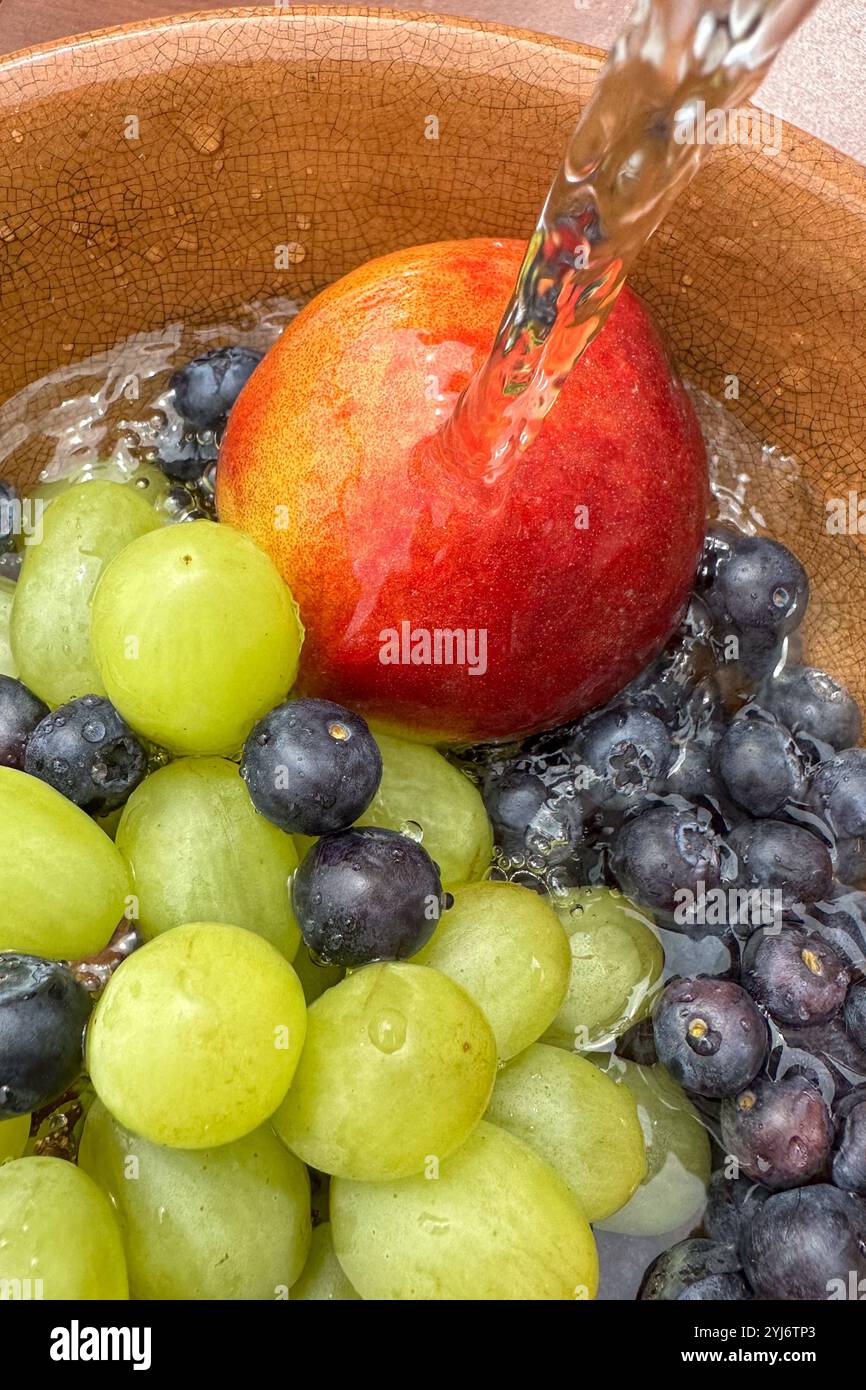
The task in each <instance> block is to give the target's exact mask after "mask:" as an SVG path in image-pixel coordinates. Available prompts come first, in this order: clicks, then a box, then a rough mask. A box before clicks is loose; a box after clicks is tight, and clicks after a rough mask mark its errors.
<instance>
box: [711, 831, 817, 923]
mask: <svg viewBox="0 0 866 1390" xmlns="http://www.w3.org/2000/svg"><path fill="white" fill-rule="evenodd" d="M727 843H728V847H729V849H730V850H731V851H732V854H733V875H734V879H733V881H735V883H736V886H737V887H738V888H747V889H750V888H763V889H769V890H770V891H771V892H773V891H775V890H778V893H779V898H780V901H781V904H782V908H783V910H788V909H790V908H792V907H794V906H796V905H797V904H798V903H815V902H820V901H821V900H822V899H823V898H826V897H827V895H828V893H829V892H830V885H831V884H832V882H833V861H832V859H831V858H830V852H829V850H828V849H827V846H826V845H825V844H824V843H823V842H822V841H821V840H819V839H818V837H817V835H813V834H812V833H811V831H809V830H806V829H804V828H803V827H802V826H800V825H791V824H789V823H788V822H787V821H780V820H761V821H744V822H743V824H742V825H738V826H736V828H735V829H734V830H732V832H731V834H730V835H729V836H728V837H727Z"/></svg>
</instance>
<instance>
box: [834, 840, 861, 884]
mask: <svg viewBox="0 0 866 1390" xmlns="http://www.w3.org/2000/svg"><path fill="white" fill-rule="evenodd" d="M836 877H837V878H839V879H840V880H841V882H842V883H850V884H851V886H852V887H853V888H866V836H862V835H859V836H857V838H856V839H854V838H852V837H849V836H843V837H842V839H837V841H836Z"/></svg>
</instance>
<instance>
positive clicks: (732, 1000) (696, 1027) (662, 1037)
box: [653, 976, 768, 1098]
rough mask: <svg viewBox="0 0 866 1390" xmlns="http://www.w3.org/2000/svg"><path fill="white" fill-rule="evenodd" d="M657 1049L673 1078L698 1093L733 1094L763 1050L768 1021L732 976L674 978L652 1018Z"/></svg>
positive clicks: (761, 1059) (753, 1071)
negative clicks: (731, 978) (726, 978)
mask: <svg viewBox="0 0 866 1390" xmlns="http://www.w3.org/2000/svg"><path fill="white" fill-rule="evenodd" d="M653 1026H654V1032H655V1042H656V1051H657V1052H658V1055H659V1059H660V1061H662V1062H663V1063H664V1065H665V1066H666V1067H667V1069H668V1071H669V1072H670V1074H671V1076H673V1078H674V1079H675V1080H676V1081H678V1082H679V1083H680V1085H681V1086H683V1087H685V1089H686V1090H687V1091H693V1092H695V1094H697V1095H699V1096H708V1097H710V1098H720V1097H723V1096H732V1095H736V1093H737V1092H738V1091H741V1090H743V1089H744V1087H746V1086H748V1085H749V1083H750V1082H751V1081H753V1080H754V1078H755V1077H756V1076H757V1074H758V1072H759V1071H760V1070H761V1067H762V1066H763V1063H764V1058H765V1057H766V1054H767V1037H768V1035H767V1025H766V1023H765V1021H764V1019H763V1018H762V1017H761V1014H760V1013H759V1012H758V1010H757V1008H756V1007H755V1005H754V1003H753V1002H752V1000H751V999H750V998H749V996H748V994H747V993H746V991H745V990H744V989H741V988H740V986H739V985H736V984H734V983H733V982H732V981H730V980H718V979H708V978H706V977H704V976H698V977H696V978H695V979H691V980H683V979H681V980H673V981H672V982H671V983H670V984H669V985H668V986H667V987H666V989H665V990H664V992H663V993H662V995H661V996H660V998H659V1000H658V1003H657V1004H656V1009H655V1013H654V1017H653Z"/></svg>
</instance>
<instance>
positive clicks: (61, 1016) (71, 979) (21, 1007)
mask: <svg viewBox="0 0 866 1390" xmlns="http://www.w3.org/2000/svg"><path fill="white" fill-rule="evenodd" d="M89 1017H90V995H89V994H88V992H87V990H86V989H85V988H84V986H83V985H80V984H79V983H78V981H77V980H76V978H75V976H74V975H73V974H72V973H71V971H69V970H68V969H67V968H66V966H65V965H60V964H59V962H57V961H49V960H41V959H40V958H39V957H38V956H23V955H18V954H17V953H16V952H14V951H2V952H0V1120H5V1119H9V1118H10V1117H11V1116H13V1115H26V1114H28V1113H29V1112H30V1111H31V1110H37V1109H39V1107H40V1106H42V1105H45V1104H46V1102H47V1101H50V1100H53V1098H54V1097H55V1096H56V1095H59V1094H60V1092H61V1091H62V1090H64V1089H65V1087H67V1086H69V1085H70V1084H71V1083H72V1082H73V1081H74V1080H75V1078H76V1077H77V1076H78V1073H79V1072H80V1071H81V1063H82V1053H83V1047H84V1029H85V1026H86V1024H87V1020H88V1018H89Z"/></svg>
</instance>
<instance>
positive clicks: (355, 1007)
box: [273, 963, 496, 1293]
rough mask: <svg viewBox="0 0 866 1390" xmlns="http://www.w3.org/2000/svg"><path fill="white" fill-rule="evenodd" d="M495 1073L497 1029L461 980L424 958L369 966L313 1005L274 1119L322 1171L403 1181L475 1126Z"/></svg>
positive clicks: (306, 1159)
mask: <svg viewBox="0 0 866 1390" xmlns="http://www.w3.org/2000/svg"><path fill="white" fill-rule="evenodd" d="M495 1072H496V1043H495V1041H494V1038H493V1034H492V1032H491V1031H490V1027H489V1025H488V1023H487V1020H486V1019H485V1018H484V1015H483V1014H482V1013H481V1010H480V1009H479V1008H478V1007H477V1005H476V1004H474V1003H473V1001H472V1000H471V999H470V998H469V995H468V994H466V993H465V992H464V991H463V990H462V989H461V988H460V987H459V985H456V984H455V983H454V981H453V980H449V979H448V978H447V976H445V975H440V974H439V972H438V970H430V969H428V968H426V967H424V966H420V965H408V964H405V963H399V964H397V963H389V964H385V965H370V966H367V967H366V968H365V969H363V970H358V971H356V972H354V973H353V974H351V975H349V976H347V978H346V979H345V980H343V981H342V983H341V984H338V985H335V986H334V987H333V989H329V990H328V991H327V992H326V993H325V994H323V995H322V997H321V998H320V999H317V1000H316V1002H315V1004H312V1005H311V1006H310V1010H309V1024H308V1029H307V1040H306V1044H305V1046H304V1051H303V1054H302V1056H301V1061H300V1064H299V1066H298V1070H297V1072H296V1074H295V1078H294V1081H293V1082H292V1086H291V1089H290V1090H289V1092H288V1095H287V1096H286V1098H285V1101H284V1102H283V1104H282V1105H281V1106H280V1108H279V1110H278V1111H277V1113H276V1114H275V1115H274V1117H273V1123H274V1126H275V1128H276V1130H277V1133H278V1134H279V1135H280V1137H281V1138H282V1139H283V1140H284V1142H285V1143H286V1144H288V1146H289V1148H290V1149H292V1151H293V1152H294V1153H296V1154H297V1155H298V1157H299V1158H301V1159H303V1160H304V1162H305V1163H308V1164H310V1165H311V1166H312V1167H314V1168H318V1169H320V1170H321V1171H322V1172H324V1173H334V1174H337V1175H338V1176H340V1177H349V1178H355V1179H358V1180H359V1181H362V1182H381V1181H387V1180H390V1179H393V1178H404V1177H408V1176H410V1175H411V1174H413V1173H420V1172H422V1170H423V1169H424V1166H425V1164H427V1163H429V1162H434V1161H439V1160H442V1159H444V1158H446V1157H447V1155H448V1154H450V1153H452V1152H453V1150H454V1149H456V1148H458V1147H459V1145H460V1144H462V1143H463V1141H464V1140H465V1139H466V1138H467V1136H468V1135H469V1134H471V1132H472V1130H473V1129H474V1128H475V1126H476V1124H477V1123H478V1121H479V1120H480V1118H481V1116H482V1115H483V1114H484V1110H485V1108H486V1106H487V1102H488V1100H489V1099H490V1093H491V1091H492V1089H493V1081H494V1076H495ZM337 1253H338V1254H339V1253H340V1249H339V1246H338V1247H337ZM350 1278H351V1273H350ZM352 1282H353V1283H354V1280H353V1281H352ZM359 1292H360V1293H363V1290H361V1289H359Z"/></svg>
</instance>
